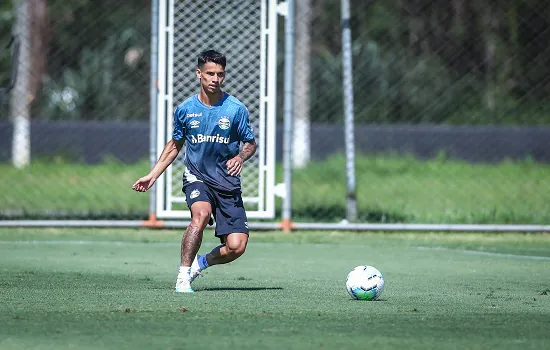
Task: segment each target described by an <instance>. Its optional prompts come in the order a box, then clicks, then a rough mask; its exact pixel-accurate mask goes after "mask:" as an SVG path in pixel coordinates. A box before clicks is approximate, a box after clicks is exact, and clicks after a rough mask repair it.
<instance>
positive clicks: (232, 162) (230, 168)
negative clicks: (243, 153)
mask: <svg viewBox="0 0 550 350" xmlns="http://www.w3.org/2000/svg"><path fill="white" fill-rule="evenodd" d="M243 162H244V161H243V159H242V158H241V157H239V156H235V157H233V158H231V159H229V160H228V161H227V163H226V165H227V173H228V174H229V175H231V176H238V175H239V174H240V173H241V171H242V170H243Z"/></svg>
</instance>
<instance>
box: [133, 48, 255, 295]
mask: <svg viewBox="0 0 550 350" xmlns="http://www.w3.org/2000/svg"><path fill="white" fill-rule="evenodd" d="M225 65H226V58H225V56H224V55H223V54H221V53H219V52H216V51H214V50H208V51H204V52H202V53H200V55H199V56H198V65H197V70H196V74H197V78H198V79H199V82H200V91H199V93H198V94H196V95H193V96H191V97H189V98H188V99H187V100H185V101H184V102H183V103H181V104H180V105H179V106H178V107H177V108H176V110H175V112H174V131H173V134H172V139H171V140H170V141H169V142H168V143H167V144H166V146H165V147H164V150H163V151H162V154H161V155H160V157H159V160H158V161H157V163H156V164H155V166H154V167H153V168H152V169H151V171H150V172H149V174H148V175H146V176H144V177H142V178H140V179H138V180H137V181H136V182H135V183H134V185H133V186H132V188H133V189H134V190H136V191H138V192H145V191H147V190H148V189H149V188H151V186H153V184H154V183H155V181H156V180H157V179H158V177H159V176H160V175H161V174H162V173H163V172H164V171H165V170H166V168H168V166H169V165H170V164H172V162H173V161H174V159H176V157H177V155H178V153H179V151H180V150H181V148H182V147H183V144H184V143H185V145H186V148H185V160H184V162H185V167H186V169H185V172H184V174H183V191H184V192H185V196H186V200H187V205H188V206H189V209H190V210H191V223H190V224H189V226H188V227H187V229H186V230H185V233H184V234H183V237H182V240H181V263H180V267H179V273H178V277H177V280H176V292H183V293H192V292H193V289H192V288H191V282H193V280H194V279H195V278H196V277H197V276H199V275H200V274H201V271H202V270H204V269H206V268H207V267H209V266H213V265H217V264H226V263H229V262H231V261H233V260H235V259H237V258H238V257H240V256H241V255H242V254H243V253H244V251H245V249H246V245H247V243H248V220H247V218H246V212H245V209H244V205H243V200H242V196H241V181H240V174H241V171H242V167H243V162H244V161H246V160H247V159H249V158H250V157H252V156H253V155H254V153H255V152H256V141H255V139H254V132H253V131H252V128H251V126H250V122H249V118H248V110H247V109H246V107H245V106H244V104H243V103H241V102H240V101H239V100H238V99H237V98H235V97H233V96H231V95H229V94H227V93H225V92H224V91H222V89H221V86H222V83H223V81H224V79H225ZM241 143H242V148H241V147H240V146H241ZM211 215H213V216H214V217H215V220H216V230H215V235H216V237H219V238H220V241H221V245H219V246H217V247H216V248H214V249H213V250H212V251H211V252H210V253H208V254H206V255H204V256H202V255H197V252H198V250H199V248H200V246H201V243H202V238H203V230H204V228H205V227H206V225H207V224H208V223H209V221H210V223H212V221H211Z"/></svg>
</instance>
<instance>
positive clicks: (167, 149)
mask: <svg viewBox="0 0 550 350" xmlns="http://www.w3.org/2000/svg"><path fill="white" fill-rule="evenodd" d="M180 115H185V112H183V111H182V109H181V108H180V107H178V108H176V110H175V111H174V131H173V133H172V139H171V140H170V141H168V143H167V144H166V146H164V149H163V150H162V153H161V154H160V157H159V160H158V161H157V164H155V166H154V167H153V169H151V171H150V172H149V174H147V175H145V176H144V177H141V178H139V179H138V180H137V181H136V182H135V183H134V184H133V185H132V189H134V190H135V191H138V192H145V191H147V190H148V189H150V188H151V186H153V184H154V183H155V181H157V179H158V178H159V177H160V175H162V173H163V172H164V171H165V170H166V169H167V168H168V167H169V166H170V164H172V162H173V161H174V160H175V159H176V157H177V156H178V153H180V150H181V148H182V147H183V144H184V140H185V139H184V138H183V135H184V132H185V127H184V125H182V122H181V121H180V118H179V117H180Z"/></svg>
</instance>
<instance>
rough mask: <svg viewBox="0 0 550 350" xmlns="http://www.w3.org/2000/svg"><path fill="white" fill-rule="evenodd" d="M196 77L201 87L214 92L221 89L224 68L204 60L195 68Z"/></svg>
mask: <svg viewBox="0 0 550 350" xmlns="http://www.w3.org/2000/svg"><path fill="white" fill-rule="evenodd" d="M197 77H198V78H199V79H200V82H201V87H202V89H203V90H204V91H205V92H207V93H216V92H219V91H220V90H221V86H222V83H223V79H224V78H225V69H223V67H222V66H220V65H219V64H216V63H214V62H206V63H205V64H204V65H203V66H202V67H201V68H199V69H197Z"/></svg>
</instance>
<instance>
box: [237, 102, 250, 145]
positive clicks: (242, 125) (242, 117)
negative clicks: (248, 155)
mask: <svg viewBox="0 0 550 350" xmlns="http://www.w3.org/2000/svg"><path fill="white" fill-rule="evenodd" d="M237 134H238V135H239V140H240V141H242V142H246V141H250V140H252V139H254V130H253V129H252V126H251V125H250V119H249V117H248V109H246V107H244V106H243V107H241V108H240V109H239V124H238V129H237Z"/></svg>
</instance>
